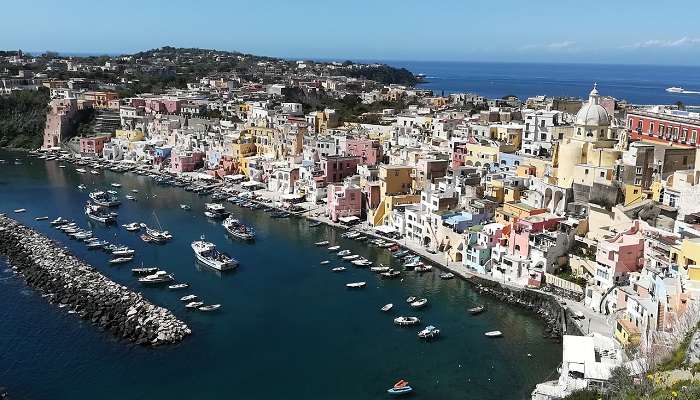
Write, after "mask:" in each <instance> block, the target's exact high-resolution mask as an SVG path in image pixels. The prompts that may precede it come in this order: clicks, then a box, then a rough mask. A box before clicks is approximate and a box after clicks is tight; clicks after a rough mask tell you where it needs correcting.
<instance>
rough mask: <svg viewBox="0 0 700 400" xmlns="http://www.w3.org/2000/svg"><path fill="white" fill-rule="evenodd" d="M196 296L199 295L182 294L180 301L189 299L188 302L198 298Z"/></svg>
mask: <svg viewBox="0 0 700 400" xmlns="http://www.w3.org/2000/svg"><path fill="white" fill-rule="evenodd" d="M196 298H197V295H194V294H188V295H187V296H182V297H180V301H187V302H190V301H192V300H194V299H196Z"/></svg>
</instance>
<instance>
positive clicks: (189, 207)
mask: <svg viewBox="0 0 700 400" xmlns="http://www.w3.org/2000/svg"><path fill="white" fill-rule="evenodd" d="M180 208H182V209H183V210H185V211H189V210H191V209H192V207H191V206H190V205H188V204H180Z"/></svg>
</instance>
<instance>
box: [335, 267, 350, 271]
mask: <svg viewBox="0 0 700 400" xmlns="http://www.w3.org/2000/svg"><path fill="white" fill-rule="evenodd" d="M346 269H347V268H345V267H335V268H331V271H333V272H343V271H345V270H346Z"/></svg>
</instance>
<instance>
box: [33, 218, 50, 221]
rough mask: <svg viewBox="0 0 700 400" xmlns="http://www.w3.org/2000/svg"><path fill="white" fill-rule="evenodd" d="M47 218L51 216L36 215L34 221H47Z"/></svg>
mask: <svg viewBox="0 0 700 400" xmlns="http://www.w3.org/2000/svg"><path fill="white" fill-rule="evenodd" d="M47 219H49V217H36V218H34V221H46V220H47Z"/></svg>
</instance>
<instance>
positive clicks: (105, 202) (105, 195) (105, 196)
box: [89, 191, 121, 207]
mask: <svg viewBox="0 0 700 400" xmlns="http://www.w3.org/2000/svg"><path fill="white" fill-rule="evenodd" d="M89 196H90V200H92V202H93V203H95V204H97V205H98V206H103V207H116V206H118V205H119V204H121V202H120V201H119V199H118V198H117V196H115V195H114V193H111V192H102V191H97V192H92V193H90V195H89Z"/></svg>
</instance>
